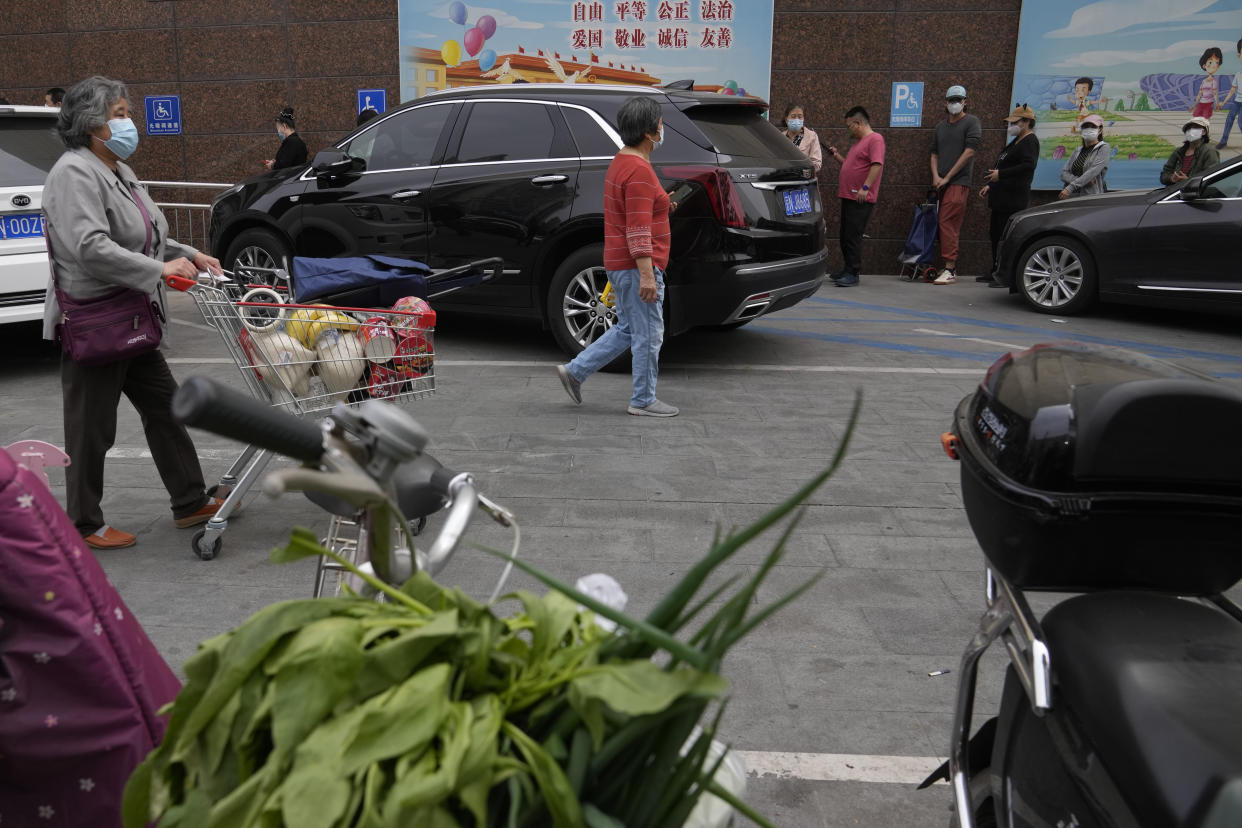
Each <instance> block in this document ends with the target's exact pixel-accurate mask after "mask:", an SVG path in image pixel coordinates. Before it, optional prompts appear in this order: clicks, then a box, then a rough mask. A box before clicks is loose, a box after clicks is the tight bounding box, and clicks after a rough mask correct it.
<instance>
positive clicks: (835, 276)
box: [828, 270, 849, 282]
mask: <svg viewBox="0 0 1242 828" xmlns="http://www.w3.org/2000/svg"><path fill="white" fill-rule="evenodd" d="M848 275H849V274H847V273H846V272H845V271H844V270H840V271H837V272H836V273H829V274H828V278H829V279H831V280H832V281H834V282H839V281H841V280H842V279H843V278H845V277H846V276H848Z"/></svg>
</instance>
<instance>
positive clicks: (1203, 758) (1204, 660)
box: [1043, 592, 1242, 826]
mask: <svg viewBox="0 0 1242 828" xmlns="http://www.w3.org/2000/svg"><path fill="white" fill-rule="evenodd" d="M1043 629H1044V634H1045V637H1046V640H1047V643H1048V648H1049V652H1050V653H1051V657H1052V671H1053V678H1054V681H1055V685H1054V689H1053V706H1054V708H1055V707H1064V708H1067V709H1068V710H1070V711H1072V712H1073V717H1074V719H1075V720H1077V722H1078V723H1079V724H1080V726H1081V727H1082V729H1083V731H1084V735H1085V736H1086V737H1087V739H1088V740H1089V741H1090V743H1091V745H1092V746H1093V747H1094V748H1095V751H1096V753H1097V754H1098V756H1099V758H1100V761H1101V762H1102V764H1103V765H1104V767H1105V768H1106V769H1107V770H1108V773H1109V776H1110V777H1112V779H1113V781H1114V783H1115V784H1116V785H1117V787H1118V789H1119V790H1120V792H1121V794H1122V796H1123V797H1125V799H1126V800H1127V802H1128V804H1129V805H1130V807H1131V809H1132V811H1133V813H1134V814H1135V815H1136V816H1137V817H1138V818H1139V820H1140V822H1141V824H1143V825H1169V826H1172V825H1183V824H1185V823H1186V821H1187V819H1188V818H1189V817H1190V816H1192V814H1194V813H1195V811H1196V805H1197V804H1198V803H1199V802H1200V800H1201V799H1203V798H1204V797H1205V796H1206V795H1209V794H1210V792H1211V791H1213V790H1215V789H1216V788H1217V786H1218V785H1219V784H1220V783H1221V782H1223V781H1225V780H1228V779H1231V778H1234V777H1238V776H1242V624H1240V623H1238V622H1237V621H1235V620H1234V619H1232V618H1230V617H1229V616H1227V615H1225V614H1224V613H1222V612H1220V611H1219V610H1216V609H1213V608H1211V607H1208V606H1205V605H1203V604H1201V603H1198V602H1195V601H1188V600H1182V599H1179V598H1174V597H1170V596H1165V595H1157V594H1152V593H1139V592H1099V593H1092V594H1089V595H1081V596H1077V597H1075V598H1071V599H1069V600H1066V601H1063V602H1062V603H1060V604H1058V605H1057V606H1056V607H1054V608H1053V609H1052V610H1051V611H1049V612H1048V614H1047V615H1046V616H1045V618H1044V620H1043Z"/></svg>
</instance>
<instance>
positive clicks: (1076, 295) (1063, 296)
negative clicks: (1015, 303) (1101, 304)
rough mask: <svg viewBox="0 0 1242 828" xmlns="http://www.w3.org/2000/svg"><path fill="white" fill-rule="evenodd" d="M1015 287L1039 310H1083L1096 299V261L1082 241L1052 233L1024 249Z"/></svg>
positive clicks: (1073, 311) (1023, 297) (1028, 304)
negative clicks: (1052, 234)
mask: <svg viewBox="0 0 1242 828" xmlns="http://www.w3.org/2000/svg"><path fill="white" fill-rule="evenodd" d="M1013 287H1014V288H1016V289H1017V291H1018V293H1019V294H1020V295H1021V296H1022V300H1023V301H1024V302H1026V304H1027V306H1028V307H1030V308H1031V309H1032V310H1035V311H1038V312H1039V313H1055V314H1061V315H1070V314H1075V313H1082V312H1083V311H1085V310H1086V309H1087V308H1088V307H1090V306H1091V304H1092V303H1093V302H1094V301H1095V297H1096V291H1097V289H1098V285H1097V277H1096V271H1095V263H1094V262H1093V261H1092V259H1091V254H1090V253H1089V252H1088V251H1087V248H1086V246H1085V245H1083V244H1082V243H1081V242H1079V241H1076V240H1075V239H1071V238H1069V237H1068V236H1049V237H1047V238H1043V239H1039V240H1038V241H1036V242H1035V243H1033V244H1031V245H1030V246H1028V247H1027V248H1026V249H1025V250H1023V251H1022V255H1021V256H1020V257H1019V258H1018V267H1017V270H1016V271H1015V272H1014V281H1013Z"/></svg>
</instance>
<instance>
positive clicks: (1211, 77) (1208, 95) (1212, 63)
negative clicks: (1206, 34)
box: [1190, 46, 1225, 120]
mask: <svg viewBox="0 0 1242 828" xmlns="http://www.w3.org/2000/svg"><path fill="white" fill-rule="evenodd" d="M1224 62H1225V56H1224V55H1223V54H1221V51H1220V49H1219V48H1217V47H1216V46H1212V47H1211V48H1209V49H1207V50H1206V51H1204V53H1203V57H1201V58H1199V68H1200V69H1202V70H1203V71H1205V72H1207V73H1208V76H1207V77H1206V78H1204V79H1203V82H1202V83H1200V84H1199V95H1198V97H1196V98H1195V105H1194V106H1193V107H1191V108H1190V115H1191V117H1192V118H1207V119H1208V120H1211V118H1212V112H1213V111H1214V110H1215V109H1216V107H1217V105H1218V104H1219V103H1220V94H1219V92H1220V81H1219V80H1218V79H1217V77H1216V72H1217V70H1218V69H1220V66H1221V64H1222V63H1224Z"/></svg>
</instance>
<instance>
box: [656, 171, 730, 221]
mask: <svg viewBox="0 0 1242 828" xmlns="http://www.w3.org/2000/svg"><path fill="white" fill-rule="evenodd" d="M660 174H661V175H662V176H664V177H665V178H673V179H677V180H680V181H693V182H694V183H696V184H699V185H701V186H702V187H703V189H704V190H706V191H707V199H708V201H710V202H711V205H712V212H713V213H714V214H715V215H716V220H717V221H719V222H720V223H721V224H723V225H724V226H725V227H740V228H745V227H747V226H748V225H747V223H746V208H744V207H743V206H742V198H741V196H739V195H738V193H737V187H735V186H734V184H733V179H732V178H730V177H729V171H728V170H726V169H724V168H723V167H661V168H660Z"/></svg>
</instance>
